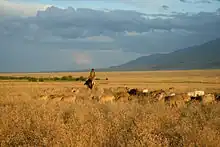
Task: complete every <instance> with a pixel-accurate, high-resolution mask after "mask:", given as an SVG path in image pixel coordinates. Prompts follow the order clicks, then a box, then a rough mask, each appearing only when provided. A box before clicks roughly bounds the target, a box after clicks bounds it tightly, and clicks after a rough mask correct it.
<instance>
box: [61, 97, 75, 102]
mask: <svg viewBox="0 0 220 147" xmlns="http://www.w3.org/2000/svg"><path fill="white" fill-rule="evenodd" d="M60 101H65V102H76V96H71V97H62V98H61V100H60Z"/></svg>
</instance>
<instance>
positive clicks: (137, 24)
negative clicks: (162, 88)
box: [0, 0, 220, 72]
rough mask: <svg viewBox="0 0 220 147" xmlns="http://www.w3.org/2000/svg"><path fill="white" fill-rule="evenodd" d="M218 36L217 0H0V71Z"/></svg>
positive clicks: (117, 57) (112, 57)
mask: <svg viewBox="0 0 220 147" xmlns="http://www.w3.org/2000/svg"><path fill="white" fill-rule="evenodd" d="M218 37H220V0H96V1H95V0H67V1H65V0H60V1H59V0H38V1H37V0H0V72H38V71H48V70H78V69H90V68H100V67H109V66H114V65H120V64H123V63H125V62H128V61H130V60H134V59H136V58H138V57H140V56H145V55H150V54H154V53H169V52H172V51H175V50H178V49H182V48H186V47H189V46H193V45H197V44H202V43H205V42H207V41H210V40H213V39H215V38H218Z"/></svg>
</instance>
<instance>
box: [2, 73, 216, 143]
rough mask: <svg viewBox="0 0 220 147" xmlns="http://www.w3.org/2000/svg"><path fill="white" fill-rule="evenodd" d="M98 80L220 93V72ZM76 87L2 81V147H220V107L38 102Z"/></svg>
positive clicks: (109, 84)
mask: <svg viewBox="0 0 220 147" xmlns="http://www.w3.org/2000/svg"><path fill="white" fill-rule="evenodd" d="M87 74H88V73H59V74H48V73H46V74H31V75H28V76H63V75H73V76H76V77H79V76H87ZM2 75H3V74H2ZM7 75H9V74H7ZM11 75H12V76H20V75H22V76H23V75H27V74H11ZM97 77H99V78H101V79H105V78H106V77H108V78H109V80H108V81H105V80H99V81H96V83H97V85H98V87H103V88H110V87H118V86H124V85H127V86H128V87H131V88H135V87H139V88H148V89H150V90H153V89H167V88H169V87H175V91H190V90H194V89H198V90H205V91H208V92H220V81H219V79H218V77H220V71H219V70H207V71H160V72H123V73H122V72H108V73H97ZM71 87H83V82H43V83H37V82H33V83H31V82H19V81H16V82H15V81H13V82H10V81H1V82H0V118H1V119H0V142H1V146H6V147H7V146H76V147H77V146H79V147H90V146H94V147H96V146H97V147H105V146H109V147H111V146H112V147H117V146H131V147H135V146H156V147H158V146H173V147H177V146H186V147H189V146H213V147H217V146H220V145H219V144H220V115H219V114H220V104H219V103H217V104H210V105H205V106H204V105H200V104H191V105H189V106H188V107H183V108H179V109H171V108H169V107H167V106H165V105H163V104H160V103H149V102H147V101H146V102H145V103H139V102H137V101H132V102H117V103H112V104H111V103H107V104H99V103H97V102H94V101H91V100H88V99H87V97H84V100H83V101H79V102H77V103H70V102H65V101H64V102H62V101H58V102H51V103H48V102H46V101H45V100H38V97H39V96H40V95H50V94H54V95H59V96H60V95H61V96H64V97H65V96H66V97H69V96H70V95H71ZM85 93H86V92H85ZM85 93H83V94H85ZM83 94H82V95H81V96H83ZM85 95H86V94H85Z"/></svg>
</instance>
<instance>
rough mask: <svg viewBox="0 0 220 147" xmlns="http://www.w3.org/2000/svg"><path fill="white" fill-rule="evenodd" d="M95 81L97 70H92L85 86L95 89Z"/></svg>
mask: <svg viewBox="0 0 220 147" xmlns="http://www.w3.org/2000/svg"><path fill="white" fill-rule="evenodd" d="M94 79H95V70H94V69H92V70H91V71H90V74H89V77H88V80H87V81H86V82H85V84H84V85H87V86H88V87H89V88H90V89H92V87H93V80H94Z"/></svg>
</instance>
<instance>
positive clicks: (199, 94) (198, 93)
mask: <svg viewBox="0 0 220 147" xmlns="http://www.w3.org/2000/svg"><path fill="white" fill-rule="evenodd" d="M187 94H188V96H191V97H197V96H203V95H205V92H204V91H193V92H188V93H187Z"/></svg>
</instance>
